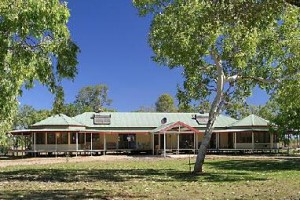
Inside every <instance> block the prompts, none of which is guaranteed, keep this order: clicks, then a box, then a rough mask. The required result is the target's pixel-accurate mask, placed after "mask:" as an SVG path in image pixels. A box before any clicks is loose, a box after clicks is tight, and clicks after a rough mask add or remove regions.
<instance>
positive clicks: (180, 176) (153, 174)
mask: <svg viewBox="0 0 300 200" xmlns="http://www.w3.org/2000/svg"><path fill="white" fill-rule="evenodd" d="M227 162H228V161H227ZM220 165H221V163H220ZM227 166H229V164H228V165H227ZM216 167H218V166H216ZM131 180H135V181H136V180H142V181H145V180H146V181H155V182H174V181H176V182H178V181H179V182H194V181H207V182H234V181H241V180H249V181H250V180H257V181H263V180H266V179H262V178H258V177H253V176H252V175H251V174H250V173H244V172H239V173H236V172H235V173H233V172H222V173H218V172H212V173H205V174H203V175H202V176H195V175H193V174H192V173H190V172H187V171H180V170H174V169H45V168H41V169H18V170H13V171H3V172H1V174H0V182H4V181H6V182H7V181H37V182H61V183H71V182H80V181H84V182H97V181H104V182H126V181H131Z"/></svg>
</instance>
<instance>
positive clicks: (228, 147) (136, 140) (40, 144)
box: [11, 112, 279, 155]
mask: <svg viewBox="0 0 300 200" xmlns="http://www.w3.org/2000/svg"><path fill="white" fill-rule="evenodd" d="M207 119H208V114H199V113H145V112H101V113H95V112H86V113H83V114H80V115H77V116H75V117H72V118H71V117H68V116H66V115H64V114H60V115H55V116H52V117H49V118H47V119H44V120H42V121H40V122H37V123H35V124H33V125H32V126H31V128H30V129H26V130H14V131H11V134H12V135H13V136H15V137H16V138H18V137H19V138H20V137H24V138H26V140H25V141H27V142H25V144H24V143H22V144H23V145H22V146H20V145H18V144H17V142H16V145H15V147H14V149H12V151H21V152H26V153H31V154H32V155H39V154H59V153H71V154H76V155H77V154H80V153H89V154H98V153H99V154H106V153H108V152H129V153H135V152H139V153H149V154H150V153H151V154H161V153H162V154H164V155H165V154H166V153H167V152H172V153H180V152H197V150H198V149H199V146H200V144H201V142H202V139H203V136H204V132H205V127H206V123H207ZM278 148H279V141H278V137H277V136H276V134H274V133H272V132H270V131H269V122H268V121H267V120H265V119H263V118H261V117H258V116H256V115H250V116H248V117H246V118H244V119H241V120H235V119H233V118H231V117H228V116H224V115H220V116H218V118H217V119H216V122H215V124H214V130H213V135H212V138H211V142H210V146H209V150H208V151H212V152H213V151H216V152H217V151H225V152H226V151H228V152H230V151H232V152H233V151H243V152H245V151H249V152H255V151H266V150H267V151H274V150H278Z"/></svg>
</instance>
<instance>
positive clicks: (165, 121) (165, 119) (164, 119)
mask: <svg viewBox="0 0 300 200" xmlns="http://www.w3.org/2000/svg"><path fill="white" fill-rule="evenodd" d="M167 121H168V120H167V118H166V117H164V118H162V119H161V120H160V123H161V124H165V123H167Z"/></svg>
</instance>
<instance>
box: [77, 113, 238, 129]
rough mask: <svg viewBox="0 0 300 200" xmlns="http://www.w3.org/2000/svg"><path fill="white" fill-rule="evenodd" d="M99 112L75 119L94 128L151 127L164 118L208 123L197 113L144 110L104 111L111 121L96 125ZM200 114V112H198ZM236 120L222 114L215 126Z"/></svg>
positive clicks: (192, 123)
mask: <svg viewBox="0 0 300 200" xmlns="http://www.w3.org/2000/svg"><path fill="white" fill-rule="evenodd" d="M95 114H97V113H94V112H85V113H83V114H80V115H77V116H75V117H74V118H73V119H75V120H76V121H78V122H80V123H81V124H84V125H85V126H87V127H93V128H101V127H102V128H114V127H120V128H129V127H149V128H151V127H152V128H156V127H158V126H160V125H161V120H162V119H163V118H166V119H167V123H170V122H177V121H181V122H183V123H185V124H188V125H189V126H191V127H197V128H205V126H206V124H199V123H198V122H197V121H196V120H195V118H194V116H195V115H196V114H197V113H143V112H103V113H101V114H105V115H111V123H110V124H107V125H95V124H94V122H93V117H94V115H95ZM198 115H199V113H198ZM234 122H236V120H235V119H233V118H231V117H227V116H224V115H220V116H219V117H218V118H217V120H216V122H215V126H214V127H227V126H229V125H230V124H232V123H234Z"/></svg>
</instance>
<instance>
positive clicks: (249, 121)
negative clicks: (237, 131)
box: [230, 114, 269, 127]
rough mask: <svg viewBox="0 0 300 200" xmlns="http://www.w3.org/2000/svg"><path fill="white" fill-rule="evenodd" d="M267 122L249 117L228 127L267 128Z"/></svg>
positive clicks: (259, 118)
mask: <svg viewBox="0 0 300 200" xmlns="http://www.w3.org/2000/svg"><path fill="white" fill-rule="evenodd" d="M268 125H269V121H268V120H265V119H263V118H261V117H259V116H257V115H254V114H252V115H249V116H248V117H245V118H243V119H241V120H239V121H237V122H235V123H233V124H231V125H230V127H257V126H268Z"/></svg>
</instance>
